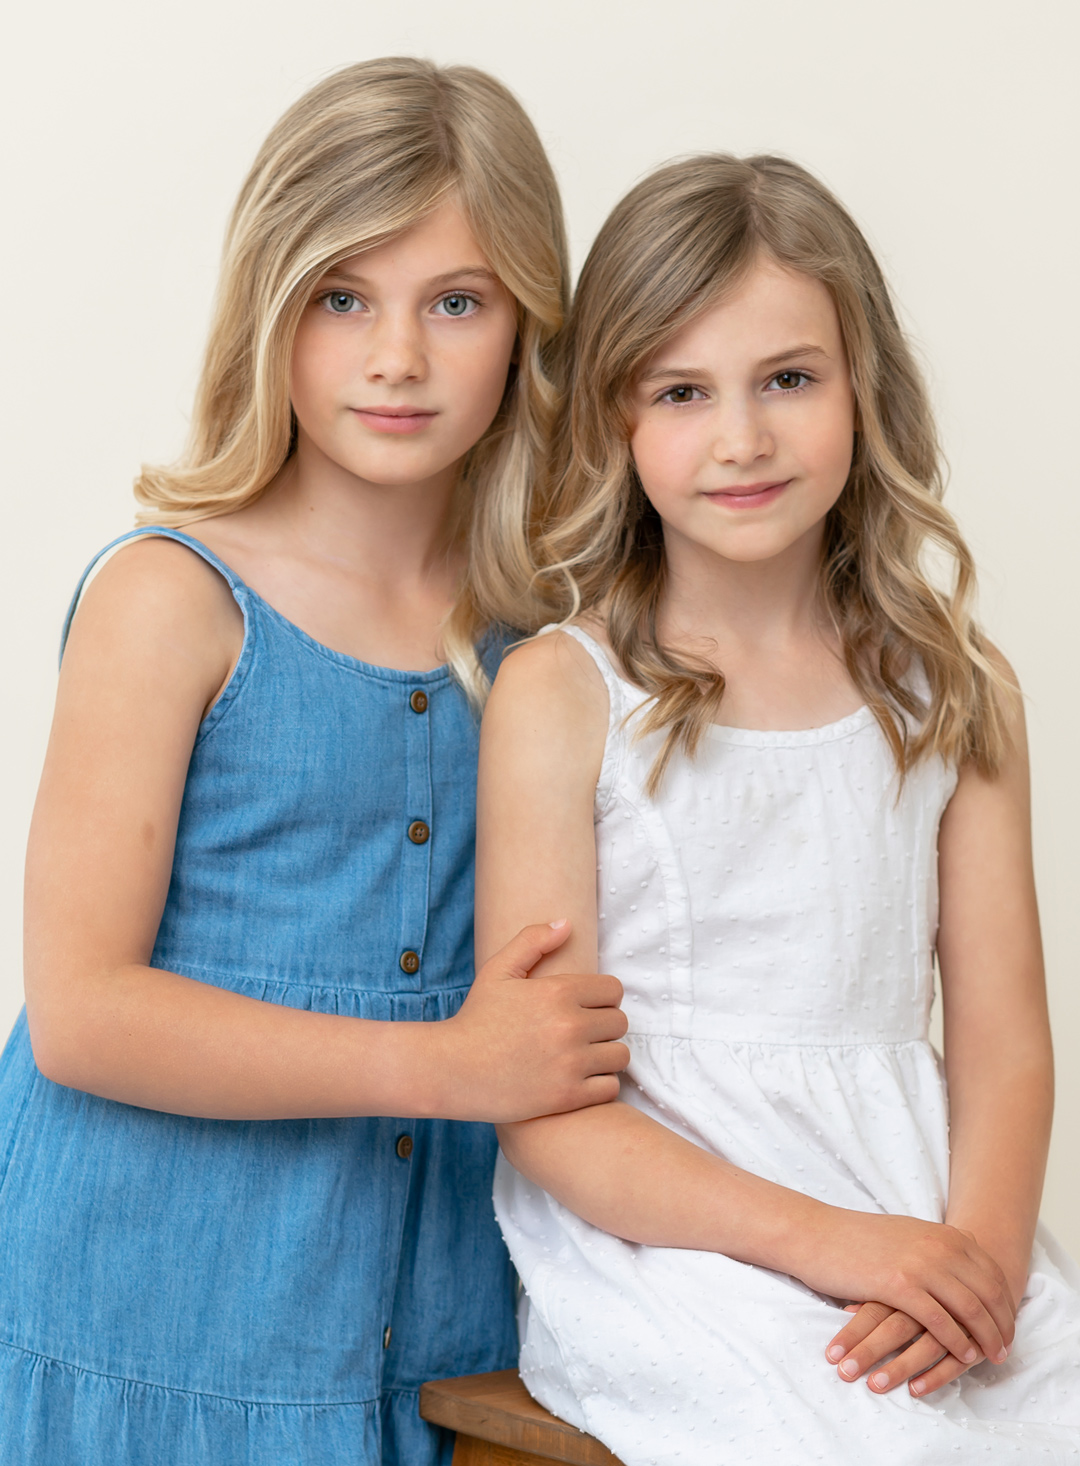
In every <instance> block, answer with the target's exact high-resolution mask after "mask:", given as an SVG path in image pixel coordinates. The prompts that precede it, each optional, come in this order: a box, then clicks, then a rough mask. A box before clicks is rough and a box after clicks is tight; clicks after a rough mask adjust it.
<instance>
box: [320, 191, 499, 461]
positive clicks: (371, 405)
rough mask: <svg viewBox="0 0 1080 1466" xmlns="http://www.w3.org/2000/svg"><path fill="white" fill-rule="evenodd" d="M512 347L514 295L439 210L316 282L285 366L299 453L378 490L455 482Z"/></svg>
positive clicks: (450, 216)
mask: <svg viewBox="0 0 1080 1466" xmlns="http://www.w3.org/2000/svg"><path fill="white" fill-rule="evenodd" d="M516 338H517V313H516V310H515V305H514V300H513V297H512V296H511V295H510V293H509V291H507V289H506V288H505V286H504V285H503V284H502V283H501V282H500V281H499V280H498V279H497V277H496V276H495V274H494V272H493V271H492V269H491V266H490V265H489V264H488V262H487V260H486V259H485V258H484V255H483V252H482V250H481V249H480V246H479V245H478V244H477V242H476V239H475V236H474V235H473V232H472V230H471V229H470V228H469V225H468V224H467V223H466V221H465V218H464V216H463V215H462V213H461V211H460V209H459V208H458V207H457V205H456V204H455V203H453V202H450V201H448V202H446V203H444V204H442V205H441V206H440V207H439V208H438V209H437V210H436V211H435V212H434V213H432V214H429V215H428V217H427V218H426V219H423V220H421V221H420V223H419V224H416V225H414V226H413V227H412V228H411V229H408V230H406V231H405V232H404V233H403V234H400V235H398V236H397V237H396V238H394V239H391V240H389V241H388V242H387V243H386V244H381V245H378V246H376V247H375V248H374V249H369V250H364V251H363V252H362V253H361V254H357V255H353V256H352V258H351V259H347V260H344V261H343V262H342V263H341V264H340V265H335V266H334V267H333V269H331V270H329V271H328V272H327V273H326V275H325V276H324V277H323V279H322V280H321V281H320V282H319V285H318V288H317V289H316V291H315V294H314V295H313V297H312V299H311V301H310V302H309V304H308V306H307V308H306V309H305V311H304V314H303V316H302V318H301V321H300V326H299V329H298V330H297V333H296V342H295V345H294V347H293V356H292V381H291V396H292V405H293V410H294V412H295V413H296V419H297V423H298V426H299V445H298V446H299V451H300V453H301V455H306V456H307V458H308V459H309V461H311V460H312V459H319V458H321V459H323V460H329V462H330V463H332V464H335V465H337V466H338V467H340V468H343V469H345V470H346V471H347V472H348V473H350V474H352V475H354V476H356V477H357V478H361V479H364V480H365V481H367V482H369V483H376V484H388V485H403V484H412V483H420V482H423V481H425V480H429V479H433V478H437V477H439V476H440V475H443V474H445V473H446V472H447V471H450V472H452V471H453V469H454V467H455V466H456V464H457V463H458V462H459V461H460V460H461V458H463V457H464V455H465V454H466V453H467V452H468V450H469V449H470V448H471V447H472V446H473V445H474V444H475V443H476V442H477V441H478V440H479V439H480V438H481V437H482V436H483V434H484V433H485V432H486V430H487V429H488V427H489V426H490V425H491V422H492V420H493V418H494V417H495V414H496V413H497V412H498V410H499V404H500V403H501V401H502V398H503V393H504V391H505V389H506V376H507V371H508V370H509V367H510V361H511V358H512V355H513V351H514V343H515V340H516Z"/></svg>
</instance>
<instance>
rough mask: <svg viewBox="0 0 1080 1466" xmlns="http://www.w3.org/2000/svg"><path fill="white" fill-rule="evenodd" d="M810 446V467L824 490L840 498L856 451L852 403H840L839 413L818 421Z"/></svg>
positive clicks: (811, 434)
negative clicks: (849, 404)
mask: <svg viewBox="0 0 1080 1466" xmlns="http://www.w3.org/2000/svg"><path fill="white" fill-rule="evenodd" d="M806 449H807V454H806V463H807V467H808V468H810V469H811V471H812V472H813V475H814V477H815V479H816V480H817V481H818V484H819V486H820V489H821V493H822V494H823V495H824V496H826V497H830V498H831V499H835V498H837V497H838V496H839V494H840V491H841V489H842V488H843V487H844V484H845V483H846V482H847V478H848V474H849V472H850V470H851V460H852V457H853V456H854V451H855V418H854V413H853V412H852V410H851V409H850V407H849V406H848V404H846V403H844V404H841V405H839V406H838V408H837V410H836V412H835V413H833V414H830V415H829V416H828V417H826V418H825V419H824V420H821V419H819V420H818V421H817V422H816V423H815V424H814V429H813V431H811V432H810V433H808V434H807V440H806Z"/></svg>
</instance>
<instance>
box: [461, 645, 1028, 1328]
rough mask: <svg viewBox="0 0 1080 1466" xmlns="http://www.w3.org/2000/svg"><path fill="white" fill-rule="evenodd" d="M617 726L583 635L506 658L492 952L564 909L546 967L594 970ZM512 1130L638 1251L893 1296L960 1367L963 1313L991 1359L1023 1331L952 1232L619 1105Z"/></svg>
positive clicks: (485, 825)
mask: <svg viewBox="0 0 1080 1466" xmlns="http://www.w3.org/2000/svg"><path fill="white" fill-rule="evenodd" d="M606 726H607V694H606V691H605V689H604V687H603V683H602V681H601V680H600V677H599V674H598V673H597V672H596V669H595V667H594V666H593V664H592V662H591V659H589V658H588V657H587V656H586V654H585V653H584V652H583V651H582V650H581V648H580V647H578V645H577V644H576V643H574V642H572V641H571V640H570V638H564V637H555V636H551V637H545V638H541V639H540V640H539V641H537V642H533V643H531V644H529V645H528V646H525V647H522V648H521V649H520V650H518V651H516V652H514V653H513V654H512V655H511V656H510V657H508V658H507V659H506V661H505V663H504V665H503V668H502V670H501V671H500V673H499V676H498V679H497V680H496V684H495V688H494V690H493V692H492V696H491V699H490V701H489V704H488V710H487V713H486V714H485V721H484V731H483V736H482V740H481V758H480V800H479V806H478V814H479V827H478V851H477V854H478V864H477V875H478V896H477V941H478V955H479V956H480V957H481V958H482V957H483V956H484V955H485V954H486V953H487V952H490V951H491V950H493V948H494V947H495V946H496V944H497V943H498V942H500V941H501V940H503V939H504V937H505V935H506V933H507V932H509V931H512V930H514V929H515V928H516V926H517V925H519V924H520V923H521V922H522V921H524V920H528V919H530V916H533V915H535V914H536V913H537V912H538V911H540V910H546V909H554V908H557V909H559V910H560V911H566V912H567V913H568V914H569V915H570V916H571V918H572V919H573V923H574V936H573V937H572V939H571V941H570V942H568V943H567V945H566V947H565V948H563V949H560V951H559V952H558V953H555V954H552V955H551V956H549V957H548V958H547V959H546V965H547V967H548V968H549V970H550V969H551V968H555V967H557V966H558V965H559V964H561V963H562V962H563V961H566V962H569V963H572V965H573V966H574V968H575V969H576V970H586V968H587V966H588V965H589V964H592V965H594V966H595V963H596V944H595V936H594V933H595V931H596V847H595V839H594V834H593V801H594V795H595V786H596V778H597V773H598V771H599V768H600V763H601V758H602V754H603V744H604V735H605V731H606ZM552 903H554V908H552ZM499 1136H500V1141H501V1143H502V1146H503V1150H504V1152H505V1153H506V1155H507V1158H508V1159H509V1160H510V1161H511V1163H512V1164H513V1165H514V1166H515V1167H516V1168H517V1169H518V1170H520V1171H521V1172H522V1173H523V1174H525V1175H527V1176H528V1177H529V1178H530V1179H531V1180H533V1181H535V1182H536V1183H538V1184H539V1185H541V1186H543V1187H544V1188H545V1190H547V1191H549V1192H550V1193H551V1194H552V1195H553V1196H555V1197H557V1198H558V1199H559V1200H560V1201H561V1202H563V1203H564V1205H566V1206H568V1207H569V1208H570V1209H571V1210H573V1211H575V1212H576V1213H577V1214H578V1215H579V1216H582V1217H584V1218H585V1219H586V1220H587V1221H589V1222H591V1223H593V1225H595V1226H597V1227H601V1228H603V1229H604V1230H606V1231H609V1232H612V1233H614V1234H616V1235H617V1236H620V1237H624V1238H626V1239H627V1240H629V1241H634V1242H643V1243H649V1244H652V1245H655V1246H666V1247H690V1248H701V1249H706V1250H709V1251H715V1252H723V1253H726V1254H727V1255H728V1256H731V1257H735V1258H738V1259H740V1260H741V1261H744V1262H749V1263H755V1264H758V1265H761V1266H765V1267H770V1268H775V1269H778V1270H779V1271H782V1272H787V1273H791V1274H794V1275H795V1276H797V1277H800V1278H802V1279H803V1281H805V1282H806V1283H808V1284H809V1285H810V1286H811V1287H813V1288H816V1289H818V1290H819V1291H821V1292H824V1293H827V1294H831V1295H833V1296H838V1297H845V1298H873V1297H882V1296H883V1291H884V1293H887V1294H888V1295H889V1297H888V1301H889V1302H890V1304H892V1305H893V1306H897V1307H907V1308H908V1311H909V1312H910V1313H912V1314H913V1315H914V1316H916V1317H919V1318H920V1319H921V1320H922V1322H923V1324H924V1326H925V1327H927V1328H929V1329H931V1330H932V1331H933V1332H934V1333H935V1334H936V1336H937V1337H939V1338H940V1339H941V1341H942V1343H943V1345H944V1346H945V1347H947V1348H953V1349H955V1350H956V1351H957V1352H958V1353H959V1354H961V1355H962V1354H966V1353H967V1352H968V1350H969V1348H970V1343H971V1341H970V1340H969V1339H968V1338H967V1337H966V1334H965V1332H964V1330H963V1329H961V1328H960V1327H958V1325H957V1322H956V1320H957V1319H958V1318H960V1319H962V1320H963V1323H964V1325H965V1327H966V1328H967V1329H969V1330H971V1332H973V1333H975V1334H976V1336H977V1337H978V1338H979V1339H980V1342H981V1343H982V1345H983V1347H984V1348H985V1349H986V1350H987V1352H989V1353H990V1354H991V1356H992V1357H993V1355H996V1354H997V1353H998V1352H999V1351H1000V1349H1001V1347H1002V1337H1003V1332H1004V1333H1007V1334H1008V1336H1009V1337H1011V1324H1012V1310H1011V1308H1010V1306H1009V1304H1008V1301H1007V1297H1006V1291H1005V1286H1004V1280H1003V1278H1002V1277H1001V1274H1000V1270H999V1269H997V1268H996V1266H995V1265H994V1264H993V1263H992V1261H991V1260H990V1259H989V1258H988V1257H986V1256H985V1255H984V1254H983V1253H982V1250H981V1249H979V1248H978V1247H977V1246H975V1245H974V1244H971V1243H970V1242H969V1240H968V1239H966V1238H964V1237H963V1235H962V1234H961V1233H959V1232H957V1231H954V1229H952V1228H946V1227H941V1226H935V1225H934V1224H932V1223H924V1222H919V1221H916V1220H913V1219H911V1218H907V1217H880V1216H869V1215H867V1214H864V1213H860V1212H850V1211H845V1210H842V1209H840V1208H836V1207H829V1206H825V1205H823V1204H822V1203H820V1202H817V1201H814V1200H812V1199H811V1198H809V1197H806V1196H803V1195H802V1194H800V1193H799V1192H797V1191H793V1190H789V1189H788V1188H786V1187H782V1186H777V1185H774V1184H773V1183H771V1182H767V1181H764V1180H762V1179H761V1178H760V1177H758V1176H754V1175H752V1174H751V1173H749V1172H746V1171H743V1170H740V1169H739V1168H738V1167H736V1166H733V1165H731V1164H729V1163H728V1162H727V1161H725V1160H723V1159H722V1158H721V1157H719V1156H716V1155H713V1154H710V1153H709V1152H707V1151H705V1150H703V1149H701V1148H700V1147H698V1146H695V1145H693V1144H691V1143H689V1142H688V1141H685V1140H683V1139H682V1138H681V1137H679V1136H677V1135H675V1134H674V1133H673V1132H672V1131H670V1130H668V1129H667V1128H666V1127H665V1126H663V1125H661V1124H659V1123H657V1122H656V1121H654V1120H652V1119H651V1118H650V1117H648V1116H646V1115H644V1114H642V1113H641V1112H640V1111H638V1110H635V1109H633V1108H632V1107H630V1106H629V1105H626V1104H622V1103H618V1102H617V1103H613V1104H607V1105H600V1106H597V1107H595V1108H593V1109H591V1110H588V1111H579V1112H577V1113H573V1114H561V1115H549V1116H544V1117H542V1118H539V1119H534V1120H529V1121H527V1122H525V1123H521V1124H510V1125H502V1126H500V1129H499ZM900 1299H903V1300H905V1301H904V1302H903V1303H901V1302H899V1300H900Z"/></svg>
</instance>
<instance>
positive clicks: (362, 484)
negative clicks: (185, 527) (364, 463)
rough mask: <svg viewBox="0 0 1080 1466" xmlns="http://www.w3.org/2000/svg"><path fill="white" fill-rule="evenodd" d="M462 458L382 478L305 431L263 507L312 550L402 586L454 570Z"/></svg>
mask: <svg viewBox="0 0 1080 1466" xmlns="http://www.w3.org/2000/svg"><path fill="white" fill-rule="evenodd" d="M457 474H458V465H457V464H456V463H455V464H451V465H450V466H449V467H448V468H446V469H443V470H442V471H441V472H440V473H439V474H437V475H435V476H434V477H432V478H430V479H424V480H423V481H422V482H417V483H405V484H377V483H371V482H369V481H368V480H366V479H362V478H359V477H357V476H356V475H355V474H351V473H349V472H348V471H347V470H346V469H344V468H342V467H341V466H340V465H339V464H336V463H334V462H333V461H332V460H331V459H329V458H327V457H326V455H325V454H323V453H321V452H320V450H319V449H318V448H317V447H316V446H315V444H314V443H312V442H311V441H310V440H309V439H307V438H305V436H304V435H303V433H301V435H300V439H299V442H298V444H297V448H296V452H295V453H294V454H293V455H292V457H291V458H290V459H289V460H288V462H287V463H286V464H285V466H284V467H283V468H282V470H281V472H280V473H279V475H278V477H277V479H276V480H275V482H274V483H273V484H272V485H271V487H270V488H269V489H268V490H267V492H266V494H265V495H264V496H263V498H262V500H260V503H259V505H258V506H256V507H257V508H259V509H260V510H261V512H262V514H263V516H265V517H266V518H267V519H273V520H274V521H276V523H277V524H278V525H279V526H280V527H281V528H282V529H283V530H284V531H285V532H286V533H287V535H288V537H289V539H290V540H291V541H292V542H293V543H294V544H297V545H302V546H303V549H304V550H305V551H306V552H307V553H308V554H309V555H313V556H315V557H317V558H319V559H321V560H327V561H333V562H334V563H336V564H337V565H339V566H340V567H341V568H342V569H345V570H348V571H351V572H353V573H356V574H359V575H362V576H363V577H364V579H365V580H367V581H369V582H371V581H378V580H382V579H386V580H388V581H391V582H392V583H393V584H394V585H395V586H396V587H398V588H401V587H402V586H403V585H404V584H407V583H408V582H409V581H426V580H429V579H431V578H432V577H433V576H435V577H438V576H439V574H440V572H442V571H445V570H447V569H448V568H449V567H450V563H451V562H452V560H453V559H454V553H453V546H452V545H451V543H450V533H451V529H452V517H453V501H454V490H455V486H456V483H457Z"/></svg>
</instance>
